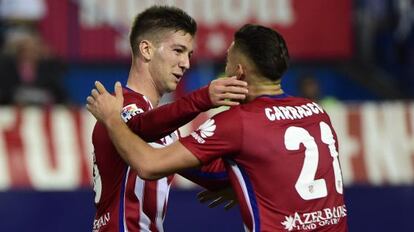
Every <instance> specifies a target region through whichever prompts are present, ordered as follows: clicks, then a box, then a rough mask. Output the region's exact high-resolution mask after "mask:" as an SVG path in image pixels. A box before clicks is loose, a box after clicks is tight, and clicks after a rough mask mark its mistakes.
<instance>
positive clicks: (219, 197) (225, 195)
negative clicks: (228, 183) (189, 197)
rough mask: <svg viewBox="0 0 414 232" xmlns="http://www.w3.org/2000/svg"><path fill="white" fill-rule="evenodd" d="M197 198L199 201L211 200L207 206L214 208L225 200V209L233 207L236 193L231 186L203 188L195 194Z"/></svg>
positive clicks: (235, 201) (235, 202)
mask: <svg viewBox="0 0 414 232" xmlns="http://www.w3.org/2000/svg"><path fill="white" fill-rule="evenodd" d="M197 199H198V201H199V202H200V203H205V202H207V201H211V202H210V203H209V204H208V207H209V208H214V207H216V206H218V205H220V204H222V203H225V202H227V203H226V204H225V205H224V209H225V210H229V209H231V208H233V207H234V206H235V205H236V204H237V203H238V202H237V198H236V194H235V193H234V191H233V189H232V188H231V187H227V188H224V189H221V190H217V191H209V190H205V191H202V192H200V193H198V194H197Z"/></svg>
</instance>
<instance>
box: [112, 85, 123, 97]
mask: <svg viewBox="0 0 414 232" xmlns="http://www.w3.org/2000/svg"><path fill="white" fill-rule="evenodd" d="M114 90H115V96H116V98H119V97H121V96H123V95H122V86H121V83H120V82H119V81H117V82H116V83H115V86H114Z"/></svg>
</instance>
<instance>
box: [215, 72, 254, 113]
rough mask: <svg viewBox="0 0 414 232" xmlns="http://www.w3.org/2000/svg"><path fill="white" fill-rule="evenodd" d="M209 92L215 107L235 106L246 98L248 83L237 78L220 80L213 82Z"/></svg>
mask: <svg viewBox="0 0 414 232" xmlns="http://www.w3.org/2000/svg"><path fill="white" fill-rule="evenodd" d="M208 92H209V96H210V100H211V102H212V103H213V105H214V106H235V105H238V104H240V103H239V102H240V101H243V100H244V99H245V98H246V94H247V92H248V91H247V82H245V81H241V80H238V79H237V77H236V76H233V77H223V78H218V79H216V80H213V81H211V83H210V85H209V89H208Z"/></svg>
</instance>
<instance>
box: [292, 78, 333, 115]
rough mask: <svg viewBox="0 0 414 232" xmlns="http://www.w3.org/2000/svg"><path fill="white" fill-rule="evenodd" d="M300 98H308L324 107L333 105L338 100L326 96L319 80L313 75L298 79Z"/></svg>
mask: <svg viewBox="0 0 414 232" xmlns="http://www.w3.org/2000/svg"><path fill="white" fill-rule="evenodd" d="M298 90H299V96H301V97H304V98H308V99H310V100H312V101H314V102H317V103H320V104H321V105H323V106H325V107H326V106H327V105H333V104H335V103H336V102H337V100H336V99H335V98H334V97H332V96H324V95H323V94H322V93H321V88H320V84H319V81H318V79H317V78H316V77H315V76H314V75H313V74H311V73H308V74H305V75H303V76H301V77H299V79H298Z"/></svg>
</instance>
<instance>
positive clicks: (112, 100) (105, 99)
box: [86, 81, 124, 125]
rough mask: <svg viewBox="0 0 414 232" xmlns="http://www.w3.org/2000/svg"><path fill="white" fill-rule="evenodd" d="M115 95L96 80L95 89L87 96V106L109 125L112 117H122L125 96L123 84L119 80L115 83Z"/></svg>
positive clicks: (95, 115) (94, 114)
mask: <svg viewBox="0 0 414 232" xmlns="http://www.w3.org/2000/svg"><path fill="white" fill-rule="evenodd" d="M114 89H115V96H112V95H111V94H110V93H108V91H106V89H105V87H104V86H103V85H102V83H101V82H99V81H96V82H95V89H92V91H91V95H90V96H88V97H87V98H86V101H87V104H86V108H87V109H88V110H89V112H91V113H92V114H93V116H94V117H95V118H96V119H97V120H98V121H101V122H103V123H104V124H105V125H108V123H109V121H111V120H112V119H120V117H121V111H122V106H123V102H124V96H123V95H122V86H121V84H120V83H119V82H116V83H115V87H114Z"/></svg>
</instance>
